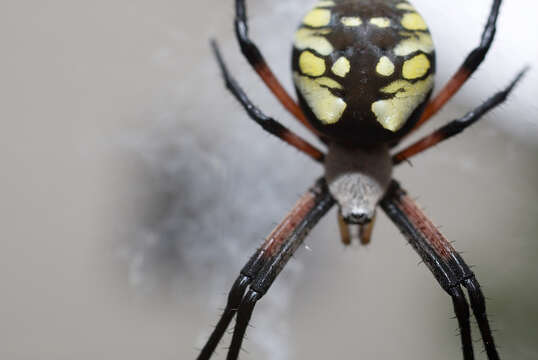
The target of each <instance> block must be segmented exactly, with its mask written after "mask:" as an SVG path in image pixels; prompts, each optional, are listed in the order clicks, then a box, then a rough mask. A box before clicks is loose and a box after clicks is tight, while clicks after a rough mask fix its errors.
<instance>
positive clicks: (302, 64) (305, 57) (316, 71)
mask: <svg viewBox="0 0 538 360" xmlns="http://www.w3.org/2000/svg"><path fill="white" fill-rule="evenodd" d="M299 69H301V72H302V73H303V74H305V75H310V76H321V75H323V74H324V73H325V60H323V59H322V58H320V57H317V56H316V55H314V54H312V53H311V52H310V51H303V52H302V53H301V55H299Z"/></svg>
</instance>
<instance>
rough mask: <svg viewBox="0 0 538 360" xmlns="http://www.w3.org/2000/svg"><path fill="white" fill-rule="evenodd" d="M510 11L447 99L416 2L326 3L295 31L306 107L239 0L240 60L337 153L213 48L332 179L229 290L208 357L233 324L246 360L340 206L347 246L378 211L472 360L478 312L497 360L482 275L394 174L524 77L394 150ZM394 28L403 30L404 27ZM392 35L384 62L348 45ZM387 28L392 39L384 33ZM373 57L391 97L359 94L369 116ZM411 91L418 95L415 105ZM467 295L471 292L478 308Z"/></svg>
mask: <svg viewBox="0 0 538 360" xmlns="http://www.w3.org/2000/svg"><path fill="white" fill-rule="evenodd" d="M500 5H501V0H493V5H492V7H491V11H490V14H489V17H488V21H487V24H486V26H485V29H484V32H483V34H482V38H481V41H480V44H479V46H478V47H477V48H475V49H474V50H472V51H471V52H470V53H469V55H468V56H467V58H466V59H465V61H464V62H463V64H462V65H461V66H460V68H459V69H458V71H457V72H456V73H455V74H454V76H453V77H452V78H451V80H450V81H449V82H448V83H447V84H446V85H445V86H444V87H443V88H442V89H441V91H440V92H439V93H438V94H437V95H436V96H434V97H433V98H432V99H431V100H429V96H430V95H431V88H432V87H433V72H434V68H435V58H434V53H433V45H432V46H431V48H430V46H429V45H430V42H429V41H430V40H431V38H430V40H428V37H429V31H428V29H427V27H426V26H425V23H424V22H423V20H422V19H421V18H420V15H418V13H417V12H416V10H415V9H414V8H413V7H412V5H410V4H409V3H408V2H407V1H404V0H353V1H350V0H334V1H320V2H318V5H317V6H316V7H315V8H314V9H313V10H312V11H311V12H309V13H308V14H307V15H306V16H305V18H304V19H303V24H302V25H301V27H300V28H299V30H298V31H297V34H296V40H295V44H294V53H293V60H292V63H293V69H294V81H295V85H296V88H297V90H298V98H299V104H298V103H297V102H296V101H295V100H293V98H292V97H291V96H290V95H288V93H287V91H286V90H285V89H284V88H283V87H282V86H281V85H280V82H279V81H278V80H277V78H276V77H275V76H274V74H273V73H272V71H271V70H270V68H269V66H268V65H267V63H266V62H265V59H264V58H263V56H262V54H261V52H260V50H259V49H258V47H257V46H256V45H255V44H254V43H253V42H252V41H251V40H250V38H249V36H248V26H247V17H246V6H245V0H235V7H236V18H235V29H236V35H237V39H238V41H239V45H240V47H241V50H242V53H243V54H244V56H245V57H246V59H247V60H248V61H249V63H250V64H251V65H252V67H253V69H254V70H255V71H256V72H257V73H258V75H259V76H260V77H261V79H262V80H263V81H264V82H265V84H266V85H267V86H268V88H269V89H270V90H271V91H272V92H273V93H274V95H275V96H276V97H277V99H278V100H279V101H280V102H281V104H282V105H283V106H284V107H285V108H286V109H287V110H288V111H289V112H290V113H291V114H292V115H293V116H294V117H295V118H296V119H297V120H299V121H300V122H301V123H302V124H303V125H304V126H306V127H307V128H308V129H309V130H310V131H311V132H312V133H313V134H314V135H316V136H318V137H319V138H320V139H321V140H322V142H323V143H325V144H326V145H327V147H328V153H327V154H325V153H324V152H322V151H321V150H319V149H317V148H316V147H315V146H313V145H312V144H310V143H309V142H308V141H306V140H304V139H302V138H301V137H299V136H298V135H296V134H295V133H293V132H292V131H290V130H289V129H287V128H286V127H284V126H283V125H281V124H280V123H279V122H278V121H276V120H275V119H273V118H271V117H268V116H266V115H265V114H264V113H263V112H262V111H261V110H260V109H258V108H257V107H256V106H255V105H254V104H253V103H252V102H251V101H250V99H249V98H248V96H247V94H245V93H244V91H243V90H242V89H241V88H240V86H239V85H238V84H237V82H236V81H235V79H234V78H233V77H232V75H231V74H230V73H229V71H228V69H227V67H226V65H225V63H224V61H223V59H222V56H221V54H220V51H219V49H218V47H217V45H216V43H215V42H214V41H213V42H212V46H213V50H214V53H215V56H216V58H217V61H218V63H219V66H220V68H221V70H222V74H223V77H224V80H225V83H226V86H227V88H228V89H229V90H230V92H231V93H232V94H233V95H234V96H235V97H236V99H237V100H238V101H239V102H240V103H241V105H242V106H243V107H244V109H245V111H246V112H247V113H248V115H249V116H250V117H251V118H252V119H253V120H254V121H256V122H257V123H258V124H259V125H261V126H262V127H263V129H264V130H266V131H268V132H269V133H271V134H273V135H275V136H277V137H279V138H281V139H282V140H283V141H285V142H287V143H288V144H290V145H292V146H294V147H296V148H297V149H298V150H300V151H301V152H303V153H305V154H306V155H308V156H310V157H311V158H312V159H313V160H315V161H317V162H320V163H323V164H324V167H325V174H324V176H323V177H322V178H320V179H318V180H317V181H316V182H315V184H314V185H313V186H312V187H311V188H310V189H309V190H308V191H307V192H306V193H304V194H303V195H302V196H301V197H300V199H299V200H298V201H297V203H296V204H295V206H294V207H293V209H292V210H291V211H290V213H289V214H288V215H287V216H286V217H285V218H284V219H283V221H282V222H281V223H280V224H279V225H277V226H276V228H275V229H274V230H273V231H272V232H271V234H270V235H269V236H268V237H267V238H266V239H265V241H264V243H263V244H262V245H261V247H260V248H258V249H257V250H256V252H255V253H254V254H253V255H252V257H251V258H250V260H249V261H248V262H247V264H246V265H245V266H244V267H243V269H242V270H241V272H240V274H239V276H238V278H237V279H236V281H235V283H234V285H233V286H232V288H231V290H230V293H229V295H228V301H227V304H226V307H225V309H224V313H223V315H222V316H221V318H220V320H219V322H218V324H217V326H216V327H215V329H214V330H213V332H212V334H211V336H210V337H209V339H208V341H207V342H206V344H205V346H204V347H203V349H202V350H201V352H200V354H199V356H198V360H206V359H209V358H210V357H211V355H212V354H213V352H214V350H215V348H216V346H217V345H218V343H219V341H220V339H221V338H222V336H223V335H224V333H225V331H226V329H227V328H228V326H229V324H230V322H231V321H232V320H233V318H234V317H236V324H235V328H234V331H233V336H232V341H231V345H230V347H229V349H228V353H227V359H228V360H235V359H237V358H238V356H239V352H240V350H241V345H242V341H243V338H244V335H245V332H246V329H247V326H248V324H249V320H250V318H251V315H252V312H253V310H254V307H255V305H256V303H257V301H259V300H260V299H261V298H262V297H263V295H264V294H265V293H266V292H267V291H268V289H269V288H270V286H271V284H272V283H273V282H274V280H275V279H276V277H277V276H278V275H279V273H280V272H281V271H282V269H283V268H284V266H285V265H286V263H287V262H288V260H289V259H290V257H291V256H292V255H293V254H294V252H295V250H296V249H297V248H298V247H299V246H300V245H301V244H302V242H303V240H304V238H305V237H306V236H307V234H308V232H309V231H310V230H311V229H312V228H313V227H314V226H315V225H316V224H317V222H318V221H319V220H320V219H321V218H322V217H323V216H324V215H325V214H326V213H327V212H328V211H329V210H330V209H331V208H332V206H333V205H335V204H337V205H338V208H339V209H338V223H339V227H340V232H341V238H342V241H343V243H344V244H349V243H350V241H351V236H350V232H349V228H348V226H349V224H358V225H359V227H360V241H361V243H363V244H366V243H368V242H369V241H370V236H371V233H372V228H373V225H374V221H375V214H376V211H375V210H376V208H377V206H379V207H380V208H381V209H382V210H383V211H384V212H385V213H386V214H387V216H388V217H389V218H390V219H391V221H392V222H393V223H394V224H395V225H396V226H397V227H398V228H399V229H400V231H401V232H402V234H403V235H404V236H405V237H406V239H407V240H408V242H409V243H410V244H411V245H412V247H413V249H414V250H415V251H416V252H417V253H418V255H419V256H420V257H421V259H422V260H423V261H424V263H425V264H426V265H427V267H428V268H429V270H430V271H431V272H432V274H433V275H434V277H435V279H436V281H437V282H438V283H439V285H440V286H441V287H442V289H443V290H445V292H446V293H447V294H448V295H449V296H450V297H451V299H452V302H453V306H454V312H455V314H456V318H457V321H458V325H459V328H460V337H461V343H462V354H463V358H464V359H465V360H470V359H474V351H473V343H472V338H471V328H470V309H469V304H470V308H471V310H472V312H473V314H474V316H475V318H476V322H477V324H478V327H479V330H480V333H481V336H482V341H483V344H484V347H485V351H486V354H487V357H488V359H490V360H493V359H499V354H498V351H497V349H496V346H495V343H494V340H493V336H492V333H491V329H490V325H489V322H488V318H487V315H486V307H485V300H484V295H483V294H482V291H481V289H480V285H479V283H478V281H477V280H476V278H475V275H474V274H473V272H472V271H471V270H470V268H469V267H468V266H467V264H466V263H465V261H464V260H463V259H462V257H461V256H460V254H459V253H458V252H457V251H456V250H455V249H454V248H453V246H452V245H451V243H450V242H449V241H448V240H447V239H446V238H445V237H444V236H443V235H442V234H441V233H440V232H439V230H438V229H437V228H436V227H435V226H434V224H433V223H432V222H431V221H430V220H429V219H428V218H427V217H426V216H425V215H424V213H423V212H422V210H421V209H420V207H418V206H417V205H416V204H415V202H414V201H413V200H412V199H411V198H410V197H409V196H408V195H407V193H406V192H405V190H404V189H403V188H402V187H401V186H400V185H399V183H398V182H396V181H395V180H393V179H392V167H393V166H395V165H398V164H400V163H402V162H404V161H407V160H408V159H410V158H411V157H413V156H414V155H416V154H418V153H420V152H422V151H424V150H426V149H428V148H430V147H431V146H433V145H435V144H437V143H440V142H442V141H444V140H446V139H448V138H450V137H452V136H454V135H456V134H458V133H460V132H462V131H463V130H464V129H465V128H467V127H468V126H470V125H472V124H474V123H475V122H476V121H478V120H479V119H480V118H481V117H482V116H483V115H484V114H485V113H486V112H488V111H489V110H491V109H493V108H494V107H496V106H497V105H499V104H500V103H502V102H503V101H504V100H505V99H506V98H507V96H508V94H509V93H510V92H511V91H512V89H513V88H514V86H515V85H516V83H517V82H518V81H519V80H520V79H521V78H522V76H523V75H524V73H525V71H526V69H525V70H523V71H521V72H520V73H519V74H518V75H517V76H516V78H515V79H514V80H513V81H512V82H511V83H510V84H509V85H508V86H507V87H506V88H505V89H504V90H503V91H500V92H498V93H496V94H495V95H493V96H492V97H491V98H489V99H488V100H487V101H486V102H484V103H483V104H481V105H480V106H478V107H476V108H475V109H474V110H472V111H470V112H469V113H467V114H466V115H465V116H463V117H461V118H459V119H456V120H453V121H451V122H448V123H447V124H446V125H444V126H442V127H440V128H439V129H437V130H436V131H434V132H433V133H431V134H430V135H428V136H425V137H424V138H422V139H420V140H418V141H417V142H415V143H413V144H412V145H410V146H408V147H406V148H404V150H402V151H400V152H398V153H396V154H393V155H391V154H390V149H391V148H392V147H394V146H395V145H396V144H397V143H398V142H399V141H400V140H401V139H403V138H404V137H405V136H407V135H408V134H410V133H412V132H413V131H414V130H416V129H417V128H418V127H420V126H421V125H422V124H423V123H425V122H426V121H427V120H429V119H430V118H431V117H432V116H433V115H434V114H435V113H437V112H438V111H439V110H440V109H441V108H442V107H443V106H444V104H445V103H446V102H447V101H448V100H449V99H450V98H451V97H452V96H453V95H454V94H455V93H456V92H457V91H458V90H459V88H460V87H461V86H462V85H463V84H464V83H465V81H466V80H467V79H468V78H469V77H470V75H471V74H472V73H473V72H474V71H475V70H476V69H477V68H478V66H479V65H480V64H481V63H482V61H483V60H484V58H485V56H486V53H487V52H488V50H489V48H490V46H491V43H492V41H493V38H494V35H495V31H496V28H495V24H496V20H497V17H498V14H499V8H500ZM377 13H379V14H381V15H383V16H378V15H379V14H378V15H376V14H377ZM344 15H345V16H344ZM395 22H399V23H397V24H396V25H395ZM402 26H403V28H402ZM393 28H396V29H397V30H399V31H398V32H394V34H393V36H392V37H393V40H394V41H397V42H398V46H399V47H398V46H396V47H394V48H391V49H389V50H391V51H392V52H391V53H390V55H387V54H385V53H383V54H381V53H379V50H378V49H379V48H376V47H375V46H370V48H369V50H361V51H359V50H356V52H357V53H360V55H361V56H355V55H354V53H353V51H352V50H350V47H349V44H346V43H345V41H349V37H350V36H351V35H349V34H353V35H354V36H363V40H364V39H369V40H368V41H372V42H375V41H380V42H381V43H383V44H384V45H383V46H382V47H381V48H383V51H385V48H384V47H386V46H387V44H385V43H386V42H387V41H389V40H386V39H387V38H390V36H389V35H387V36H385V37H383V36H381V37H379V36H378V34H381V35H383V34H389V30H394V29H393ZM387 29H389V30H387ZM382 30H384V31H385V32H384V33H381V32H380V31H382ZM338 31H340V32H338ZM331 32H332V33H331ZM338 34H340V36H337V35H338ZM342 34H343V35H342ZM357 34H359V35H357ZM365 34H366V35H365ZM368 36H370V37H368ZM305 39H306V40H305ZM324 39H325V40H324ZM371 39H373V40H371ZM413 39H415V40H413ZM365 41H366V40H365ZM384 42H385V43H384ZM327 44H329V45H331V47H329V46H328V45H327ZM342 44H344V45H345V46H344V45H342ZM410 44H411V45H412V46H415V47H412V46H411V45H410ZM374 45H375V44H374ZM404 45H405V46H404ZM339 46H340V47H339ZM391 46H392V45H391ZM410 46H411V48H410ZM358 48H360V46H358V45H357V49H358ZM339 49H340V50H339ZM409 49H411V50H409ZM412 50H414V52H413V51H412ZM368 51H370V52H368ZM381 55H383V56H381ZM369 56H370V57H373V58H375V59H374V60H375V62H374V63H373V64H374V65H375V63H377V66H376V67H375V66H374V67H373V68H372V69H374V68H375V69H376V71H377V75H376V76H378V77H379V79H377V80H375V81H371V82H370V83H373V84H374V86H377V88H376V89H374V90H375V91H379V88H381V92H379V93H378V95H375V94H374V93H373V92H374V90H372V89H369V88H368V89H366V90H368V92H367V94H370V95H367V96H366V97H361V99H362V100H361V101H365V102H366V103H367V105H368V106H370V105H371V109H370V108H368V109H366V108H365V105H364V104H359V103H356V102H355V100H354V99H356V98H357V96H351V95H350V94H355V93H356V92H361V91H363V92H364V90H365V89H362V90H361V89H358V88H355V87H354V88H352V89H350V88H349V86H350V85H349V84H355V83H357V81H356V80H357V78H356V77H357V76H360V75H359V72H354V71H355V70H354V69H359V67H357V66H359V65H360V69H361V70H362V69H364V68H365V67H367V66H368V63H364V62H365V61H369V60H368V59H369V58H368V57H369ZM376 56H377V57H376ZM357 64H358V65H357ZM355 65H357V66H355ZM329 69H331V71H332V72H331V71H329ZM395 69H396V70H397V71H395ZM372 71H373V70H372ZM364 72H365V71H361V72H360V74H363V73H364ZM400 77H402V79H401V78H400ZM370 78H371V75H370ZM347 79H349V81H348V80H347ZM430 81H431V84H430ZM387 84H388V85H387ZM402 84H403V85H402ZM391 89H395V90H394V91H392V90H391ZM402 91H403V92H404V93H405V92H406V91H407V92H408V94H411V95H412V96H415V97H414V98H409V97H407V98H406V96H407V95H406V96H402ZM381 93H382V94H381ZM320 99H321V100H322V101H320ZM365 99H366V100H365ZM356 109H362V110H363V111H360V112H358V111H356ZM352 110H353V111H352ZM395 110H399V111H395ZM400 110H401V111H400ZM357 114H362V115H357ZM402 114H404V115H405V116H404V115H402ZM354 129H355V130H357V129H360V130H361V131H360V132H358V133H360V134H366V136H363V138H360V137H357V135H355V134H356V133H357V132H353V131H350V130H354ZM365 138H366V139H365ZM463 289H466V290H467V293H468V299H467V298H466V296H465V295H464V292H463Z"/></svg>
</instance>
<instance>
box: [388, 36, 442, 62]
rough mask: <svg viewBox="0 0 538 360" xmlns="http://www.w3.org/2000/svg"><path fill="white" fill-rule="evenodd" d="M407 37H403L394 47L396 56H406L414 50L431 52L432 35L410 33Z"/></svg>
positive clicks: (432, 47)
mask: <svg viewBox="0 0 538 360" xmlns="http://www.w3.org/2000/svg"><path fill="white" fill-rule="evenodd" d="M411 36H413V37H410V38H408V39H404V40H402V41H400V43H398V45H396V47H395V48H394V54H395V55H396V56H407V55H409V54H412V53H414V52H416V51H422V52H425V53H431V52H432V51H433V49H434V46H433V40H432V37H431V36H430V35H429V34H424V33H417V34H416V36H418V38H417V37H415V35H411Z"/></svg>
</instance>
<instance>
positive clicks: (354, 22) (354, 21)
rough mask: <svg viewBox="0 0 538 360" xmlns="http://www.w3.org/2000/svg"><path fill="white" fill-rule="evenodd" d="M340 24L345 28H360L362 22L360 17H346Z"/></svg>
mask: <svg viewBox="0 0 538 360" xmlns="http://www.w3.org/2000/svg"><path fill="white" fill-rule="evenodd" d="M340 22H341V23H342V24H344V25H345V26H359V25H360V24H362V20H361V19H360V18H359V17H358V16H344V17H343V18H341V19H340Z"/></svg>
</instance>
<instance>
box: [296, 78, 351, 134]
mask: <svg viewBox="0 0 538 360" xmlns="http://www.w3.org/2000/svg"><path fill="white" fill-rule="evenodd" d="M293 79H294V82H295V86H297V88H298V89H299V91H300V93H301V95H303V97H304V99H305V101H306V103H307V104H308V106H310V109H312V112H313V113H314V115H315V116H316V118H317V119H318V120H319V121H321V122H322V123H323V124H325V125H328V124H334V123H336V122H338V120H340V118H341V117H342V114H343V113H344V111H345V110H346V107H347V104H346V103H345V101H344V100H342V99H341V98H339V97H337V96H334V95H333V94H332V93H331V91H330V90H329V89H327V88H325V87H322V86H321V85H320V84H318V83H317V82H316V81H315V80H312V79H310V78H309V77H306V76H301V75H299V74H298V73H294V74H293Z"/></svg>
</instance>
